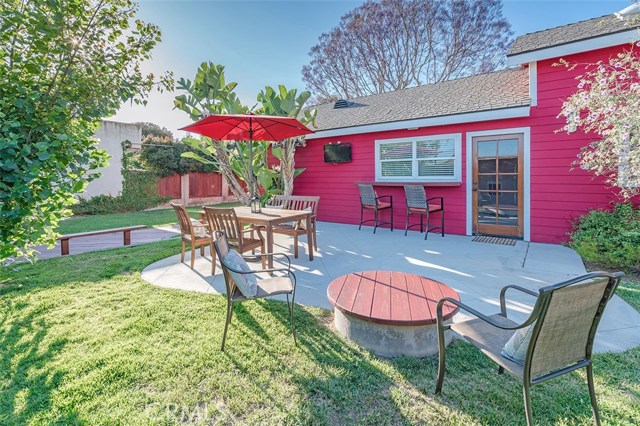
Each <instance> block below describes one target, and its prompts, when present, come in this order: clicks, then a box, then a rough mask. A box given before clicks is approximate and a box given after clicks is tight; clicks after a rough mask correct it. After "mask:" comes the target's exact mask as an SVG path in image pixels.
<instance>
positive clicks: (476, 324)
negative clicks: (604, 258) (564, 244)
mask: <svg viewBox="0 0 640 426" xmlns="http://www.w3.org/2000/svg"><path fill="white" fill-rule="evenodd" d="M623 275H624V274H623V273H622V272H618V273H614V274H610V273H607V272H594V273H591V274H586V275H583V276H580V277H577V278H573V279H571V280H568V281H564V282H561V283H559V284H554V285H549V286H546V287H542V288H540V289H539V292H538V293H536V292H535V291H531V290H528V289H525V288H522V287H518V286H514V285H509V286H506V287H504V288H503V289H502V290H501V291H500V311H501V312H500V313H499V314H495V315H491V316H486V315H484V314H482V313H480V312H478V311H476V310H475V309H472V308H470V307H469V306H466V305H464V304H463V303H461V302H459V301H457V300H454V299H450V298H445V299H442V300H440V301H439V302H438V305H437V326H438V343H439V356H440V358H439V367H438V379H437V382H436V394H439V393H440V392H441V390H442V382H443V380H444V374H445V340H444V332H445V330H446V329H451V330H453V331H455V332H456V333H458V334H460V335H461V336H462V337H464V338H465V339H466V340H467V341H468V342H469V343H471V344H472V345H474V346H475V347H477V348H478V349H480V350H481V351H482V353H484V354H485V355H486V356H488V357H489V358H490V359H491V360H492V361H494V362H495V363H497V364H498V365H499V368H498V373H499V374H502V373H503V372H504V370H507V371H508V372H510V373H511V374H513V375H514V376H516V377H517V378H518V379H520V380H521V381H522V384H523V395H524V407H525V414H526V418H527V424H528V425H529V426H532V425H533V414H532V409H531V393H530V388H531V386H533V385H537V384H539V383H542V382H544V381H546V380H549V379H553V378H555V377H558V376H561V375H563V374H566V373H569V372H571V371H574V370H577V369H579V368H583V367H585V368H586V369H587V383H588V387H589V396H590V399H591V408H592V410H593V417H594V421H595V424H596V425H600V414H599V412H598V404H597V401H596V393H595V388H594V384H593V366H592V364H591V353H592V349H593V340H594V338H595V335H596V330H597V328H598V323H599V322H600V318H601V317H602V313H603V312H604V309H605V307H606V305H607V303H608V302H609V300H610V299H611V297H612V296H613V294H614V292H615V290H616V287H617V286H618V283H619V282H620V278H621V277H622V276H623ZM508 289H514V290H519V291H521V292H524V293H526V294H529V295H531V296H534V297H537V299H536V303H535V306H534V308H533V311H532V313H531V315H530V316H529V317H528V318H527V319H526V320H525V321H524V322H523V323H521V324H517V323H515V322H514V321H512V320H510V319H508V318H507V308H506V302H505V294H506V291H507V290H508ZM444 303H452V304H454V305H457V306H459V307H460V308H462V309H464V310H466V311H468V312H469V313H471V314H472V315H474V316H476V317H477V318H475V319H470V320H467V321H462V322H458V323H453V324H451V325H445V323H444V321H443V317H442V306H443V304H444ZM527 327H531V328H527ZM515 330H522V333H524V332H525V331H526V332H527V334H526V335H528V336H530V338H529V342H528V344H527V343H526V338H525V339H524V343H523V345H526V346H525V347H523V348H522V349H523V350H524V360H523V361H522V363H520V362H516V361H513V360H511V359H508V358H506V357H505V356H503V355H502V354H501V353H502V351H503V348H504V346H505V344H506V343H507V342H508V341H509V340H510V338H511V336H512V335H513V333H514V331H515Z"/></svg>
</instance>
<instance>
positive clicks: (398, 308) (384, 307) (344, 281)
mask: <svg viewBox="0 0 640 426" xmlns="http://www.w3.org/2000/svg"><path fill="white" fill-rule="evenodd" d="M327 296H328V297H329V301H330V302H331V303H332V304H333V305H334V306H335V308H336V309H338V310H340V311H341V312H342V313H344V314H345V315H349V316H351V317H356V318H359V319H361V320H364V321H369V322H374V323H378V324H386V325H397V326H419V325H430V324H435V323H436V316H437V315H436V305H437V304H438V301H439V300H440V299H442V298H444V297H451V298H452V299H455V300H460V296H459V295H458V293H457V292H456V291H455V290H454V289H452V288H451V287H448V286H446V285H444V284H442V283H441V282H438V281H435V280H432V279H430V278H426V277H422V276H420V275H415V274H407V273H404V272H390V271H367V272H354V273H351V274H348V275H343V276H341V277H338V278H336V279H335V280H333V281H332V282H331V284H329V288H328V289H327ZM457 311H458V308H457V306H455V305H452V304H447V303H445V304H444V306H443V307H442V313H443V316H444V319H445V320H447V319H450V318H451V317H453V315H455V313H456V312H457Z"/></svg>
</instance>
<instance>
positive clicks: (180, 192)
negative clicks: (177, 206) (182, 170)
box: [158, 173, 235, 205]
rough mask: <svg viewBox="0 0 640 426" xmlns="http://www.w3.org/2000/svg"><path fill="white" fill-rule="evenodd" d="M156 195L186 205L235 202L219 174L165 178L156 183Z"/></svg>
mask: <svg viewBox="0 0 640 426" xmlns="http://www.w3.org/2000/svg"><path fill="white" fill-rule="evenodd" d="M158 193H159V194H160V195H161V196H163V197H171V199H172V200H174V201H179V202H181V203H183V204H186V205H193V204H214V203H223V202H227V201H235V198H234V197H232V196H231V193H230V191H229V187H228V185H227V183H226V181H225V180H224V179H223V177H222V175H221V174H220V173H189V174H187V175H184V176H180V175H171V176H167V177H164V178H162V179H160V180H159V181H158ZM187 194H188V195H187Z"/></svg>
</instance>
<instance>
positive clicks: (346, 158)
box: [324, 143, 351, 163]
mask: <svg viewBox="0 0 640 426" xmlns="http://www.w3.org/2000/svg"><path fill="white" fill-rule="evenodd" d="M324 162H325V163H350V162H351V144H350V143H330V144H326V145H325V146H324Z"/></svg>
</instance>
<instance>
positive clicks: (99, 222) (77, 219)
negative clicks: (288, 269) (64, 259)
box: [58, 203, 238, 234]
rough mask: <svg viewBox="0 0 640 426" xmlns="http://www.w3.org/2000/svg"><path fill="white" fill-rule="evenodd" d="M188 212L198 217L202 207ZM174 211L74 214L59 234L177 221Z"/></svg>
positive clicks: (190, 209) (224, 205)
mask: <svg viewBox="0 0 640 426" xmlns="http://www.w3.org/2000/svg"><path fill="white" fill-rule="evenodd" d="M237 205H238V204H237V203H226V204H217V205H216V207H229V206H237ZM187 210H189V214H190V215H191V217H193V218H194V219H197V218H198V212H199V211H200V210H202V207H199V206H197V207H188V209H187ZM177 222H178V220H177V218H176V213H175V212H174V211H173V209H160V210H148V211H140V212H132V213H114V214H99V215H86V216H74V217H71V218H69V219H66V220H63V221H62V222H61V223H60V226H59V228H58V232H59V233H60V234H73V233H76V232H86V231H98V230H101V229H110V228H120V227H123V226H133V225H147V226H159V225H168V224H172V223H177Z"/></svg>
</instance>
